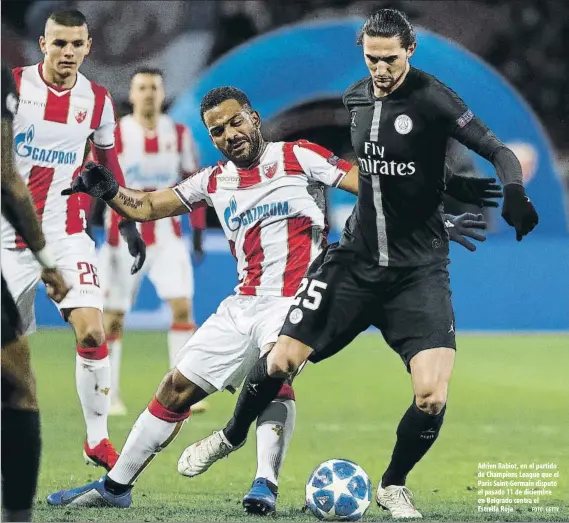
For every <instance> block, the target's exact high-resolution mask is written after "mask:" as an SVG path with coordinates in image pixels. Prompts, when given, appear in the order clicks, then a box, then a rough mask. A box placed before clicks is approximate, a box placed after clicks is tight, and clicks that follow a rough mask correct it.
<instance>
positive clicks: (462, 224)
mask: <svg viewBox="0 0 569 523" xmlns="http://www.w3.org/2000/svg"><path fill="white" fill-rule="evenodd" d="M445 227H446V229H447V231H448V234H449V237H450V240H451V241H453V242H456V243H460V245H462V246H463V247H466V248H467V249H468V250H469V251H473V252H474V251H475V250H476V245H474V244H473V243H472V242H469V241H468V240H467V239H466V238H465V236H468V237H469V238H472V239H474V240H477V241H479V242H483V241H485V240H486V236H484V235H483V234H480V233H479V232H476V231H477V230H485V229H486V228H487V227H488V224H487V223H486V222H485V221H484V216H482V214H472V213H469V212H467V213H464V214H461V215H460V216H453V215H452V214H445Z"/></svg>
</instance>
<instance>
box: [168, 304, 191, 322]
mask: <svg viewBox="0 0 569 523" xmlns="http://www.w3.org/2000/svg"><path fill="white" fill-rule="evenodd" d="M170 308H171V309H172V322H173V323H178V324H180V323H189V322H190V302H189V300H181V299H180V300H172V301H171V302H170Z"/></svg>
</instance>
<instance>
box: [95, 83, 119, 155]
mask: <svg viewBox="0 0 569 523" xmlns="http://www.w3.org/2000/svg"><path fill="white" fill-rule="evenodd" d="M115 127H116V116H115V107H114V104H113V100H112V98H111V95H110V94H109V93H107V94H106V96H105V104H104V105H103V113H102V115H101V123H100V124H99V127H97V128H96V129H95V133H94V136H93V142H94V143H95V145H96V146H97V147H98V148H99V149H110V148H111V147H113V146H114V145H115Z"/></svg>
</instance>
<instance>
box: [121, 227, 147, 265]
mask: <svg viewBox="0 0 569 523" xmlns="http://www.w3.org/2000/svg"><path fill="white" fill-rule="evenodd" d="M119 231H120V233H121V236H122V237H123V239H124V241H125V242H126V243H127V245H128V252H129V253H130V255H131V256H132V257H133V258H134V263H133V264H132V267H131V268H130V273H131V274H136V273H137V272H138V271H139V270H140V269H141V268H142V266H143V265H144V261H145V260H146V244H145V243H144V240H143V239H142V237H141V236H140V233H139V232H138V229H137V228H136V223H134V222H133V221H130V220H121V221H120V222H119Z"/></svg>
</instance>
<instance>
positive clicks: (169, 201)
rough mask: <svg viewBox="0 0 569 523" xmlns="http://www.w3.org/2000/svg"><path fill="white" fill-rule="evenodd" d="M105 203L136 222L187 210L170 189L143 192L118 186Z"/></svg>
mask: <svg viewBox="0 0 569 523" xmlns="http://www.w3.org/2000/svg"><path fill="white" fill-rule="evenodd" d="M107 203H108V204H109V206H110V207H112V208H113V209H114V210H115V211H116V212H118V213H119V214H120V215H121V216H124V217H125V218H128V219H129V220H134V221H137V222H148V221H152V220H159V219H161V218H167V217H169V216H178V215H180V214H185V213H187V212H188V208H187V207H186V206H185V205H184V204H183V203H182V202H181V200H180V198H178V196H176V193H175V192H174V191H173V190H172V189H161V190H159V191H152V192H144V191H137V190H135V189H129V188H127V187H119V191H118V192H117V194H116V195H115V197H114V198H112V199H111V200H108V201H107Z"/></svg>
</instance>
